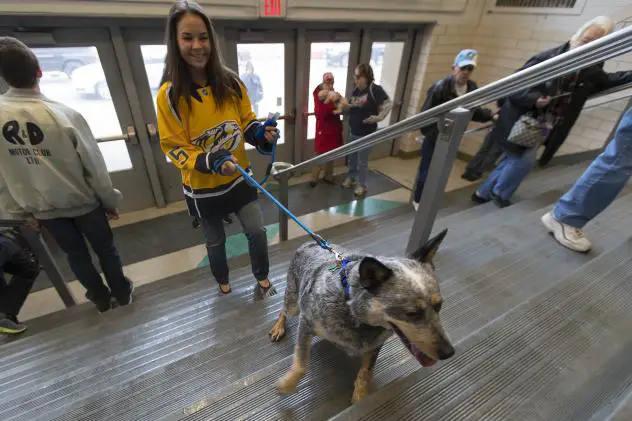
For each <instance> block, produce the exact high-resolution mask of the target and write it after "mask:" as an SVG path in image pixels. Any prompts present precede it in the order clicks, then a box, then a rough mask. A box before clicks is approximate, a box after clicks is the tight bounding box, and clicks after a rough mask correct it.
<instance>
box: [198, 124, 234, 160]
mask: <svg viewBox="0 0 632 421" xmlns="http://www.w3.org/2000/svg"><path fill="white" fill-rule="evenodd" d="M241 138H242V134H241V129H240V128H239V124H237V122H236V121H224V122H222V123H220V124H218V125H217V126H215V127H213V128H212V129H208V130H205V131H204V132H203V133H202V134H201V135H200V136H198V137H196V138H195V139H192V140H191V143H193V144H194V145H196V146H199V147H201V148H202V149H204V151H205V152H211V153H215V152H218V151H220V150H223V149H225V150H227V151H228V152H234V151H235V150H236V149H237V147H238V146H239V144H240V143H241Z"/></svg>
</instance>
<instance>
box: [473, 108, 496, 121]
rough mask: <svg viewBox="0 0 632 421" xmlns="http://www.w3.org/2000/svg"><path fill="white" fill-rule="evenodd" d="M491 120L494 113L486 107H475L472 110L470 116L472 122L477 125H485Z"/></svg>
mask: <svg viewBox="0 0 632 421" xmlns="http://www.w3.org/2000/svg"><path fill="white" fill-rule="evenodd" d="M493 119H494V112H493V111H492V110H491V109H490V108H486V107H477V108H475V109H474V114H472V120H473V121H477V122H479V123H487V122H488V121H492V120H493Z"/></svg>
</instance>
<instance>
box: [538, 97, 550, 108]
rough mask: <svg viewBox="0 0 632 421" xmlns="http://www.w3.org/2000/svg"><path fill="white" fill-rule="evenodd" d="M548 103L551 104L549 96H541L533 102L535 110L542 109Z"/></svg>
mask: <svg viewBox="0 0 632 421" xmlns="http://www.w3.org/2000/svg"><path fill="white" fill-rule="evenodd" d="M549 102H551V97H550V96H541V97H540V98H538V100H537V101H536V102H535V106H536V108H544V107H546V106H547V105H549Z"/></svg>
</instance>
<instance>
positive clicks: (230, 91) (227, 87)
mask: <svg viewBox="0 0 632 421" xmlns="http://www.w3.org/2000/svg"><path fill="white" fill-rule="evenodd" d="M186 14H193V15H196V16H199V17H200V18H201V19H202V20H203V21H204V24H205V25H206V30H207V32H208V35H209V42H210V44H211V54H210V57H209V60H208V63H207V64H206V69H205V70H206V78H207V82H208V84H209V85H210V87H211V93H212V95H213V99H214V100H215V105H216V106H217V108H222V107H223V106H224V105H225V104H226V103H227V102H233V101H234V100H235V99H236V96H239V97H240V96H241V88H240V83H239V78H238V76H237V75H236V74H235V73H234V72H232V71H231V70H230V69H228V68H227V67H226V66H225V65H224V60H223V59H222V56H221V53H220V50H219V44H218V42H217V33H216V32H215V28H214V27H213V24H212V23H211V19H210V18H209V17H208V16H207V15H206V14H205V13H204V11H203V10H202V8H201V7H200V5H199V4H197V3H196V2H194V1H191V0H178V1H177V2H176V4H174V5H173V6H172V7H171V10H170V11H169V17H168V18H167V29H166V44H167V57H166V58H165V69H164V72H163V75H162V80H161V82H160V84H161V85H162V84H163V83H165V82H171V84H172V89H173V91H172V92H173V96H174V98H175V99H176V101H179V99H180V98H184V99H185V101H186V103H187V105H188V106H189V109H191V86H192V85H193V77H192V75H191V70H190V69H189V65H188V64H187V62H186V61H184V59H183V58H182V54H181V53H180V47H179V46H178V22H180V19H182V17H183V16H184V15H186Z"/></svg>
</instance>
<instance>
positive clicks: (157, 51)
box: [140, 45, 167, 111]
mask: <svg viewBox="0 0 632 421" xmlns="http://www.w3.org/2000/svg"><path fill="white" fill-rule="evenodd" d="M140 52H141V55H142V56H143V63H144V64H145V73H146V74H147V80H148V82H149V88H150V89H151V96H152V97H153V99H154V111H158V110H157V109H156V98H157V97H158V89H159V88H160V80H161V79H162V72H163V71H164V68H165V57H166V56H167V46H166V45H141V46H140Z"/></svg>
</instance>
